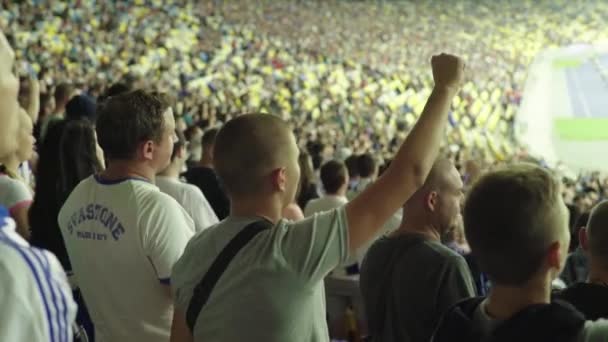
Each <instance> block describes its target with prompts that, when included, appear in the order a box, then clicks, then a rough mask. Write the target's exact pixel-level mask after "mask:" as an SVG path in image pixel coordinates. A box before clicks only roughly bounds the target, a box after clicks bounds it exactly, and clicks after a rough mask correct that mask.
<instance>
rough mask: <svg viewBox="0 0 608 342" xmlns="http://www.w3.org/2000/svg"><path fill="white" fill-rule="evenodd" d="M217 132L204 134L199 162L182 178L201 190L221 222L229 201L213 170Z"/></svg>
mask: <svg viewBox="0 0 608 342" xmlns="http://www.w3.org/2000/svg"><path fill="white" fill-rule="evenodd" d="M217 132H218V129H216V128H211V129H209V130H207V131H206V132H205V133H204V135H203V138H202V149H203V153H202V156H201V160H200V162H199V163H198V164H197V165H196V166H194V167H191V168H190V169H189V170H188V171H187V172H186V173H185V174H184V177H185V178H186V180H188V183H190V184H194V185H196V186H197V187H198V188H199V189H201V191H202V192H203V194H204V195H205V198H206V199H207V201H209V204H211V207H212V208H213V211H215V214H216V215H217V217H218V218H219V219H220V220H223V219H224V218H226V217H227V216H228V214H229V213H230V201H229V200H228V197H227V196H226V194H225V193H224V190H223V189H222V187H221V186H220V183H219V180H218V178H217V176H216V174H215V170H214V168H215V166H214V153H215V152H214V148H215V136H216V135H217Z"/></svg>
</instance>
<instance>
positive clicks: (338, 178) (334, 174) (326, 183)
mask: <svg viewBox="0 0 608 342" xmlns="http://www.w3.org/2000/svg"><path fill="white" fill-rule="evenodd" d="M347 173H348V171H347V170H346V166H345V165H344V163H341V162H339V161H337V160H330V161H328V162H326V163H325V164H323V166H321V182H322V183H323V189H325V192H326V193H327V194H328V195H333V194H335V193H337V192H338V190H340V188H341V187H342V186H343V185H344V184H345V183H346V181H347V177H348V174H347Z"/></svg>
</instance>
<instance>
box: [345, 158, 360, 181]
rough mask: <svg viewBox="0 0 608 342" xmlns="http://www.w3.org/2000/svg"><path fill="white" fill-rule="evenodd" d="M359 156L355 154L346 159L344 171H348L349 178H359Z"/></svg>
mask: <svg viewBox="0 0 608 342" xmlns="http://www.w3.org/2000/svg"><path fill="white" fill-rule="evenodd" d="M358 159H359V156H357V155H356V154H353V155H351V156H350V157H348V158H346V160H345V161H344V164H345V165H346V169H347V170H348V175H349V176H350V178H355V177H359V175H360V174H359V161H358Z"/></svg>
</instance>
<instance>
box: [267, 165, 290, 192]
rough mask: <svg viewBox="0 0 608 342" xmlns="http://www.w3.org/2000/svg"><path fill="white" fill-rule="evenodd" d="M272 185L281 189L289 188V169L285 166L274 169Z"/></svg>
mask: <svg viewBox="0 0 608 342" xmlns="http://www.w3.org/2000/svg"><path fill="white" fill-rule="evenodd" d="M271 178H272V180H271V181H272V186H273V188H275V189H277V190H279V191H285V190H286V189H287V170H286V169H285V168H284V167H281V168H278V169H274V170H273V171H272V173H271Z"/></svg>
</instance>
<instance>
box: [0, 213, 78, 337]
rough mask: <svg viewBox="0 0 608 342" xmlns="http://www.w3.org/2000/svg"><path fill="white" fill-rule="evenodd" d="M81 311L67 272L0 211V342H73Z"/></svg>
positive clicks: (6, 214)
mask: <svg viewBox="0 0 608 342" xmlns="http://www.w3.org/2000/svg"><path fill="white" fill-rule="evenodd" d="M76 310H77V306H76V303H75V302H74V300H73V298H72V291H71V288H70V286H69V284H68V281H67V278H66V275H65V272H64V271H63V269H62V267H61V265H60V264H59V261H58V260H57V258H55V256H54V255H53V254H51V253H50V252H48V251H45V250H42V249H38V248H34V247H31V246H30V245H29V244H28V243H27V241H25V240H24V239H23V238H21V236H20V235H19V234H17V232H15V223H14V221H13V220H12V219H11V218H10V217H9V215H8V211H7V210H6V209H5V208H4V207H0V341H49V342H69V341H72V324H73V322H74V319H75V317H76Z"/></svg>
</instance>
